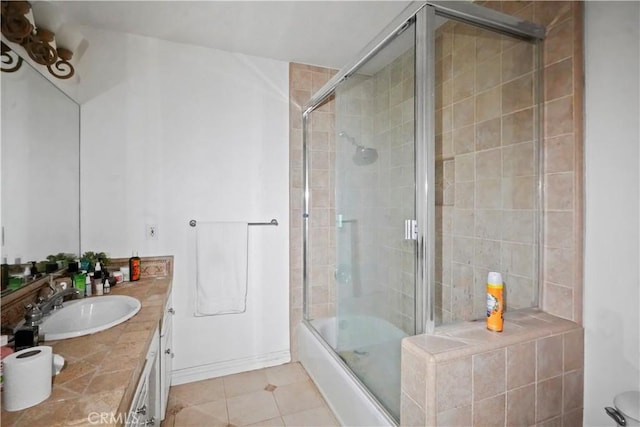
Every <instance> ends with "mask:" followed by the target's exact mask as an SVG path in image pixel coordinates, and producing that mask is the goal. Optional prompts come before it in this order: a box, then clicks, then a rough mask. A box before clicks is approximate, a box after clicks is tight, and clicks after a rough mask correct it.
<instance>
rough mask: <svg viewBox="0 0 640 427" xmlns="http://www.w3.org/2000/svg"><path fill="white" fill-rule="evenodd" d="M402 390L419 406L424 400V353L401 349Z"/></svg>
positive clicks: (425, 367) (425, 372) (425, 389)
mask: <svg viewBox="0 0 640 427" xmlns="http://www.w3.org/2000/svg"><path fill="white" fill-rule="evenodd" d="M401 376H402V391H403V393H406V394H407V395H408V396H409V397H410V398H411V399H412V400H413V401H414V402H419V404H418V405H419V406H420V405H422V407H424V404H425V402H426V397H427V396H426V391H427V388H426V384H425V379H426V376H427V362H426V359H425V357H424V355H419V354H417V353H415V352H414V351H412V350H410V349H406V348H405V349H403V350H402V362H401Z"/></svg>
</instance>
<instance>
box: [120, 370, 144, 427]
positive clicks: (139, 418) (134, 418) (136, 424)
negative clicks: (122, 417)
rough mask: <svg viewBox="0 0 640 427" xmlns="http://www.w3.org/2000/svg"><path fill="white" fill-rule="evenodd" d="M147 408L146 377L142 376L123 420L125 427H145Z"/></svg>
mask: <svg viewBox="0 0 640 427" xmlns="http://www.w3.org/2000/svg"><path fill="white" fill-rule="evenodd" d="M148 409H149V393H148V390H147V377H146V376H144V375H143V376H142V377H141V378H140V383H138V388H137V389H136V394H135V395H134V396H133V400H132V401H131V407H130V408H129V413H128V414H127V419H126V422H125V426H126V427H145V426H146V425H147V419H148Z"/></svg>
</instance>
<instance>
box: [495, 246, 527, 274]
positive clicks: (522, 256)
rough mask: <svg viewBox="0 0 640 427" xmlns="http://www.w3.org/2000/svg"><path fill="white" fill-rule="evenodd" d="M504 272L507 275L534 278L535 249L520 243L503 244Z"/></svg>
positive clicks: (502, 262)
mask: <svg viewBox="0 0 640 427" xmlns="http://www.w3.org/2000/svg"><path fill="white" fill-rule="evenodd" d="M501 250H502V258H501V259H502V261H501V265H502V271H504V272H505V273H506V274H515V275H518V276H525V277H533V273H534V268H535V266H534V259H535V248H534V246H533V245H523V244H520V243H509V242H503V243H502V248H501Z"/></svg>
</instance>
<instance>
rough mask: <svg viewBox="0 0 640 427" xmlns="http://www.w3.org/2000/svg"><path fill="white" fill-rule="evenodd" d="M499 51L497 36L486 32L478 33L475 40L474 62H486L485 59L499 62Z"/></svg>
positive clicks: (499, 41) (498, 38)
mask: <svg viewBox="0 0 640 427" xmlns="http://www.w3.org/2000/svg"><path fill="white" fill-rule="evenodd" d="M501 49H502V48H501V40H500V35H499V34H496V33H495V32H492V31H486V30H480V31H478V38H477V39H476V60H477V61H478V62H482V61H486V60H487V59H491V60H493V61H494V62H499V59H500V58H499V56H498V55H499V54H500V52H501Z"/></svg>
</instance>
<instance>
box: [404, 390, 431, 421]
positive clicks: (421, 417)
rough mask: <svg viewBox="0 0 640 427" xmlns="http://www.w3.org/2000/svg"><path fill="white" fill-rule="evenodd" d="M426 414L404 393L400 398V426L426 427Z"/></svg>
mask: <svg viewBox="0 0 640 427" xmlns="http://www.w3.org/2000/svg"><path fill="white" fill-rule="evenodd" d="M426 418H427V417H426V414H425V411H424V409H422V408H421V407H420V406H418V404H417V403H416V402H414V401H413V400H411V398H410V397H409V396H408V395H407V394H406V393H405V392H404V391H403V392H402V394H401V396H400V425H403V426H411V427H418V426H425V425H427V423H426Z"/></svg>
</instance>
